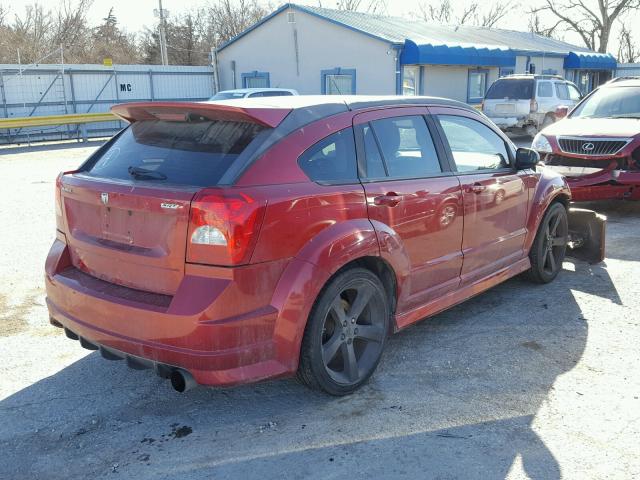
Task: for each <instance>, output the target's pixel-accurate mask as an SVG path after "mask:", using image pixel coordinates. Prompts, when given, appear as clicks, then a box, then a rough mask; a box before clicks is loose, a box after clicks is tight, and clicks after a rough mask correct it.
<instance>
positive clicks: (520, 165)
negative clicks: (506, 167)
mask: <svg viewBox="0 0 640 480" xmlns="http://www.w3.org/2000/svg"><path fill="white" fill-rule="evenodd" d="M539 162H540V154H538V152H536V151H535V150H531V149H530V148H519V149H518V150H516V170H526V169H528V168H532V169H534V170H535V168H536V165H537V164H538V163H539Z"/></svg>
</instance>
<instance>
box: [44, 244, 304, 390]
mask: <svg viewBox="0 0 640 480" xmlns="http://www.w3.org/2000/svg"><path fill="white" fill-rule="evenodd" d="M292 262H294V261H292ZM287 263H290V262H286V261H281V262H268V263H264V264H258V265H256V266H247V267H243V268H238V269H220V268H216V267H203V266H197V265H194V266H188V267H187V271H186V272H185V273H186V275H185V277H184V280H183V281H182V283H181V285H180V287H179V289H178V291H177V292H176V294H175V295H174V296H173V297H170V296H165V295H157V294H149V293H145V292H139V291H135V290H131V289H127V288H125V287H120V286H117V285H114V284H110V283H108V282H104V281H102V280H98V279H95V278H93V277H90V276H89V275H86V274H84V273H82V272H80V271H79V270H76V269H75V268H74V267H73V266H72V265H71V262H70V258H69V251H68V248H67V246H66V243H65V242H64V241H63V240H61V239H57V240H56V241H55V242H54V244H53V246H52V247H51V251H50V253H49V256H48V258H47V262H46V267H45V272H46V273H45V280H46V282H45V283H46V291H47V306H48V309H49V314H50V317H51V319H52V320H51V321H52V323H53V324H54V325H57V326H62V327H64V328H65V329H66V330H67V331H69V332H72V334H74V335H75V336H79V337H81V338H82V339H84V344H85V345H84V346H88V347H91V345H94V346H98V347H102V348H101V352H107V355H106V356H108V355H109V352H110V351H111V353H112V355H113V356H116V357H118V356H120V357H122V356H123V355H124V357H125V358H127V363H130V364H132V365H131V366H133V365H142V366H145V367H153V368H155V369H156V371H158V373H161V372H165V371H166V368H169V369H171V368H181V369H184V370H187V371H188V372H190V373H191V375H193V377H194V378H195V380H196V382H197V383H199V384H203V385H233V384H239V383H246V382H251V381H256V380H261V379H265V378H270V377H276V376H280V375H285V374H290V373H293V372H295V368H296V366H297V360H298V359H297V356H295V355H293V354H292V352H295V349H294V348H288V347H291V345H288V344H287V345H285V348H284V349H283V345H282V342H278V338H279V337H281V336H282V335H283V332H282V328H279V327H278V322H279V320H280V309H279V308H276V307H274V306H272V305H271V302H270V301H271V298H272V295H273V292H274V290H275V289H276V286H277V285H278V282H279V279H280V278H281V276H282V274H283V271H284V270H285V268H286V267H287ZM307 267H308V266H307ZM303 310H304V309H303V308H301V309H300V313H301V317H302V318H306V317H304V316H303V315H304V311H303ZM74 335H71V337H73V336H74ZM287 348H288V349H287ZM94 349H95V348H94ZM114 352H116V353H114ZM117 352H121V355H118V353H117ZM103 355H104V353H103ZM129 357H130V358H131V359H129ZM291 357H293V358H291ZM136 359H138V360H137V361H136ZM158 365H160V366H161V367H157V366H158ZM134 368H135V367H134Z"/></svg>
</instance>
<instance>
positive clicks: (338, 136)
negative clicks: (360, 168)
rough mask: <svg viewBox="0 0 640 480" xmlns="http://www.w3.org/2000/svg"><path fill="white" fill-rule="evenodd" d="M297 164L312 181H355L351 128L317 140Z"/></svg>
mask: <svg viewBox="0 0 640 480" xmlns="http://www.w3.org/2000/svg"><path fill="white" fill-rule="evenodd" d="M298 165H300V168H302V170H303V171H304V173H306V174H307V176H308V177H309V178H310V179H311V180H313V181H314V182H318V183H322V184H331V185H335V184H349V183H357V182H358V173H357V165H356V146H355V143H354V140H353V129H352V128H351V127H349V128H345V129H344V130H340V131H338V132H336V133H334V134H332V135H329V136H328V137H326V138H325V139H324V140H321V141H319V142H318V143H316V144H315V145H313V146H312V147H310V148H309V149H308V150H307V151H305V152H304V153H303V154H302V155H301V156H300V158H298Z"/></svg>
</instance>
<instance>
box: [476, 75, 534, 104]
mask: <svg viewBox="0 0 640 480" xmlns="http://www.w3.org/2000/svg"><path fill="white" fill-rule="evenodd" d="M485 98H488V99H491V100H497V99H502V98H509V99H512V100H530V99H531V98H533V79H529V78H521V79H512V80H507V79H502V80H496V81H495V82H494V84H493V85H491V88H489V91H488V92H487V96H486V97H485Z"/></svg>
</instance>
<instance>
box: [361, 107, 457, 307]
mask: <svg viewBox="0 0 640 480" xmlns="http://www.w3.org/2000/svg"><path fill="white" fill-rule="evenodd" d="M426 114H427V110H426V108H424V107H410V108H399V109H386V110H377V111H373V112H365V113H362V114H359V115H356V116H355V117H354V127H355V132H356V140H357V145H358V163H359V172H360V177H361V181H362V183H363V185H364V189H365V192H366V196H367V206H368V212H369V218H370V219H371V220H372V223H373V224H374V227H376V228H377V230H380V228H382V226H388V227H389V228H391V229H392V230H393V231H394V232H395V235H396V236H397V238H398V239H399V242H398V243H400V248H402V249H404V252H405V253H404V255H406V257H407V258H408V260H409V264H410V265H409V275H408V278H409V282H408V288H407V287H405V289H404V290H405V292H403V295H402V297H401V298H400V299H399V301H398V311H403V310H404V311H407V310H410V309H412V308H415V307H416V306H419V305H422V304H424V303H426V302H428V301H429V300H433V299H434V298H437V297H438V296H439V295H442V294H443V293H446V292H449V291H451V290H454V289H456V288H457V287H458V285H459V281H460V269H461V267H462V250H461V246H462V224H463V221H462V192H461V189H460V182H459V180H458V179H457V177H456V176H455V175H454V174H453V172H451V171H450V170H449V165H448V162H447V159H446V157H445V155H446V154H445V153H444V149H443V146H442V144H441V143H439V142H440V141H439V139H438V137H437V136H436V141H434V137H433V136H432V131H433V130H434V129H435V125H434V124H433V123H431V126H430V125H429V123H428V122H427V119H426V117H425V115H426ZM429 122H432V121H431V120H429ZM381 241H382V240H381Z"/></svg>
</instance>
